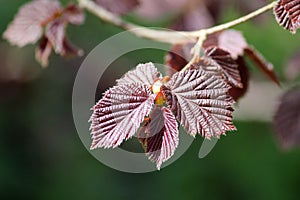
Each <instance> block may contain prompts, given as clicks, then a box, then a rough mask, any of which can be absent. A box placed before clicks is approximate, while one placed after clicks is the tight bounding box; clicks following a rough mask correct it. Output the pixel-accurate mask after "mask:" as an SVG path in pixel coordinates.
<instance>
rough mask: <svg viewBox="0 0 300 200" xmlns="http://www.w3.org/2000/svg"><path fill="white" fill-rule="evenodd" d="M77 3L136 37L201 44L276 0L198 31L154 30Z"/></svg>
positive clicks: (87, 3) (90, 4) (88, 1)
mask: <svg viewBox="0 0 300 200" xmlns="http://www.w3.org/2000/svg"><path fill="white" fill-rule="evenodd" d="M78 3H79V5H80V6H81V7H82V8H85V9H86V10H88V11H89V12H91V13H93V14H94V15H96V16H97V17H99V18H100V19H102V20H103V21H106V22H108V23H111V24H113V25H115V26H118V27H121V28H123V29H125V30H127V31H130V32H131V33H133V34H135V35H136V36H138V37H143V38H147V39H151V40H154V41H158V42H162V43H169V44H178V43H184V42H187V41H189V40H190V39H192V40H195V41H196V40H197V39H198V42H197V44H202V43H203V41H202V42H201V41H199V39H201V38H203V40H205V38H206V36H207V35H209V34H212V33H216V32H219V31H222V30H225V29H228V28H230V27H233V26H236V25H238V24H240V23H243V22H245V21H248V20H249V19H252V18H254V17H256V16H258V15H260V14H262V13H264V12H266V11H268V10H271V9H272V8H273V7H274V6H275V5H276V1H274V2H272V3H270V4H268V5H266V6H264V7H262V8H260V9H258V10H256V11H254V12H252V13H250V14H248V15H245V16H243V17H241V18H238V19H236V20H233V21H231V22H228V23H225V24H221V25H218V26H214V27H211V28H208V29H201V30H198V31H162V30H155V29H152V28H147V27H143V26H139V25H136V24H133V23H130V22H126V21H124V20H123V19H122V18H120V17H118V16H116V15H114V14H113V13H111V12H109V11H107V10H105V9H104V8H102V7H101V6H99V5H97V4H96V3H94V2H93V1H91V0H78ZM195 53H197V52H195Z"/></svg>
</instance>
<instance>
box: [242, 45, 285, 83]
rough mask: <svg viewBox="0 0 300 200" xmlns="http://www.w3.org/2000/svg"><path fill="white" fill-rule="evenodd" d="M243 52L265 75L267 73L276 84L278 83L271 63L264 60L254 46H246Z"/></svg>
mask: <svg viewBox="0 0 300 200" xmlns="http://www.w3.org/2000/svg"><path fill="white" fill-rule="evenodd" d="M245 53H246V54H247V55H248V56H249V58H250V59H251V60H252V61H253V62H254V63H255V64H256V66H257V67H258V68H259V69H260V70H262V72H263V73H264V74H265V75H267V76H268V77H269V78H270V79H271V80H272V81H274V82H275V83H276V84H277V85H280V83H279V80H278V77H277V75H276V72H275V71H274V66H273V64H272V63H269V62H268V61H266V59H265V58H264V57H263V56H262V55H261V54H260V53H259V52H258V51H257V50H256V49H255V48H254V47H248V48H246V49H245Z"/></svg>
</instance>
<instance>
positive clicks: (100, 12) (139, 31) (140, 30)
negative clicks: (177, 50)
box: [78, 0, 196, 44]
mask: <svg viewBox="0 0 300 200" xmlns="http://www.w3.org/2000/svg"><path fill="white" fill-rule="evenodd" d="M78 2H79V5H80V6H81V7H82V8H85V9H86V10H88V11H89V12H91V13H93V14H94V15H96V16H97V17H99V18H100V19H102V20H103V21H106V22H108V23H111V24H113V25H115V26H118V27H121V28H123V29H125V30H127V31H130V32H131V33H133V34H135V35H136V36H138V37H142V38H147V39H151V40H154V41H158V42H162V43H169V44H177V43H184V42H187V41H190V40H189V39H192V40H195V39H196V37H195V36H194V35H192V34H191V33H190V32H185V31H162V30H155V29H151V28H146V27H143V26H139V25H136V24H132V23H130V22H126V21H124V20H123V19H121V18H120V17H119V16H116V15H114V14H113V13H111V12H109V11H107V10H105V9H104V8H102V7H101V6H99V5H97V4H96V3H94V2H93V1H91V0H78Z"/></svg>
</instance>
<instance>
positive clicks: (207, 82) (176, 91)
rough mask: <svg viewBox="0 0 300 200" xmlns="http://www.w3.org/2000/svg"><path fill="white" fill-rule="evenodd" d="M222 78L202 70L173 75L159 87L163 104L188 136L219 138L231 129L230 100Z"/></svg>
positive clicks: (232, 128)
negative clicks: (164, 98)
mask: <svg viewBox="0 0 300 200" xmlns="http://www.w3.org/2000/svg"><path fill="white" fill-rule="evenodd" d="M229 89H230V86H229V85H227V84H226V83H225V82H224V80H223V79H219V78H218V77H216V76H214V75H212V74H210V73H207V72H205V71H203V70H187V71H184V72H178V73H176V74H174V75H173V76H172V78H171V80H170V81H169V82H168V83H167V84H166V85H165V86H163V87H162V92H163V93H164V95H165V97H166V103H167V105H168V106H169V107H170V109H171V111H172V112H173V113H174V115H175V116H176V118H177V120H178V121H179V122H180V123H181V125H182V126H183V127H184V128H185V130H186V131H187V132H188V133H190V134H191V135H193V136H194V135H195V134H196V133H199V134H200V135H202V136H203V137H206V138H210V137H211V136H213V137H217V138H218V137H220V135H223V134H225V132H226V131H230V130H235V127H234V125H233V124H232V112H233V108H232V105H233V100H232V98H231V97H230V96H229V95H228V90H229Z"/></svg>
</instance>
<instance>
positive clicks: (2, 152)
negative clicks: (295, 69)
mask: <svg viewBox="0 0 300 200" xmlns="http://www.w3.org/2000/svg"><path fill="white" fill-rule="evenodd" d="M219 1H220V3H222V0H219ZM0 2H1V6H0V33H1V34H2V33H3V32H4V30H5V29H6V27H7V25H8V23H9V22H10V21H11V20H12V19H13V16H14V14H15V13H16V12H17V10H18V7H19V6H20V5H22V4H24V3H25V2H28V1H26V0H10V1H4V0H1V1H0ZM62 2H63V3H66V2H67V1H66V0H65V1H62ZM226 2H228V1H226ZM249 2H250V1H248V4H249ZM253 2H254V1H253ZM255 2H256V1H255ZM263 4H264V2H263V1H261V2H259V3H257V2H256V4H255V5H254V6H259V5H263ZM238 5H240V4H234V3H231V4H230V3H229V4H228V3H227V4H226V6H224V7H223V8H222V12H220V13H219V15H220V16H221V17H220V18H219V20H218V23H220V22H225V21H228V20H230V19H234V18H235V17H238V16H240V15H242V14H245V12H246V11H245V10H243V9H240V7H239V6H238ZM86 17H87V19H86V23H85V24H84V25H82V26H76V27H74V26H69V27H68V33H69V37H70V39H71V40H72V41H73V42H74V43H75V44H76V45H78V46H80V47H81V48H83V49H84V50H85V52H86V53H88V52H89V51H91V50H92V49H93V48H94V47H95V46H96V45H97V44H99V43H100V42H101V41H103V40H105V39H106V38H108V37H110V36H112V35H114V34H116V33H118V32H120V31H122V30H121V29H119V28H117V27H114V26H112V25H110V24H107V23H104V22H102V21H101V20H99V19H97V18H96V17H94V16H93V15H90V14H88V13H87V16H86ZM126 18H127V19H128V20H133V21H135V22H137V23H140V24H143V25H148V26H162V27H165V26H167V25H168V18H163V19H160V20H156V21H155V22H153V21H151V22H148V21H145V20H143V19H141V18H140V17H136V15H135V14H130V15H129V16H126ZM236 29H237V30H241V31H243V33H244V35H245V37H246V38H247V40H248V42H249V43H252V44H253V45H255V46H256V48H257V49H259V50H260V51H261V52H263V54H264V55H265V57H266V58H268V60H270V61H271V62H272V63H273V64H274V66H275V67H276V69H277V71H278V73H279V75H280V78H281V80H285V79H284V67H285V65H286V63H287V62H288V61H289V59H290V57H291V56H292V55H293V53H294V52H295V51H297V50H299V49H300V46H299V44H300V34H297V35H291V34H290V33H288V32H287V31H284V30H282V28H281V27H279V26H278V25H277V24H276V23H275V20H274V17H273V15H272V13H271V12H269V13H268V14H265V15H264V16H263V17H261V18H259V19H258V20H255V21H251V22H247V23H245V24H243V25H239V26H237V27H236ZM34 51H35V46H34V45H29V46H26V47H25V48H22V49H19V48H16V47H12V46H10V45H9V44H8V43H7V42H6V41H4V40H3V39H0V55H1V57H0V158H1V161H0V199H21V198H22V199H49V200H50V199H74V200H75V199H144V200H147V199H235V198H236V199H299V195H300V190H299V185H300V170H299V169H300V150H299V149H292V150H289V151H286V150H282V149H281V148H280V145H279V143H278V141H277V139H276V137H275V136H274V133H273V129H272V124H271V122H268V121H269V120H270V119H269V120H266V121H264V122H262V121H258V120H255V119H253V118H252V119H249V120H239V119H237V120H235V122H234V123H235V125H236V126H237V129H238V131H236V132H233V133H228V135H227V136H226V137H222V139H221V140H220V141H219V142H218V143H217V145H216V147H215V148H214V149H213V151H212V152H211V153H210V154H209V155H208V156H207V157H205V158H204V159H199V158H198V151H199V148H200V146H201V144H202V140H203V139H202V138H200V137H197V138H196V139H195V141H194V143H193V144H192V146H191V147H190V148H189V150H188V151H187V152H186V153H185V154H184V155H183V156H182V157H181V158H180V159H178V160H177V161H176V162H175V163H173V164H172V165H170V166H168V167H166V168H163V169H162V170H161V171H157V172H151V173H146V174H127V173H123V172H118V171H115V170H113V169H110V168H108V167H106V166H104V165H103V164H101V163H99V162H98V161H97V160H96V159H95V158H93V157H92V156H91V155H90V154H89V152H88V151H87V150H86V149H85V148H84V146H83V145H82V143H81V141H80V139H79V137H78V135H77V132H76V129H75V126H74V124H73V118H72V110H71V109H72V108H71V102H72V99H71V97H72V87H73V82H74V80H75V76H76V72H77V70H78V69H79V67H80V64H81V62H82V61H83V59H84V57H85V56H83V57H81V58H73V59H63V58H61V57H59V56H57V55H52V56H51V59H50V65H49V67H48V68H46V69H42V68H41V67H40V65H39V64H38V63H37V62H36V61H35V60H34ZM164 56H165V52H161V51H157V50H149V49H148V50H140V51H137V52H132V53H130V54H128V55H127V56H124V57H122V58H121V59H120V60H119V61H118V62H115V64H113V65H112V66H111V67H110V68H109V72H107V76H105V77H104V79H102V80H101V82H100V84H99V85H100V88H99V93H101V92H102V90H105V89H106V88H107V87H110V86H112V85H113V84H114V81H115V79H116V78H118V77H120V76H121V75H122V74H123V73H124V72H126V71H127V70H128V69H129V68H133V67H134V66H135V65H136V64H137V63H141V62H147V61H153V62H158V63H163V61H164ZM251 73H252V80H253V81H254V82H255V81H267V79H266V78H265V77H264V76H262V75H261V73H260V72H259V71H258V70H257V69H255V68H254V67H253V66H252V67H251ZM283 89H284V88H283ZM257 99H264V95H261V96H257ZM274 101H276V99H274ZM257 103H258V104H259V101H258V102H257ZM245 106H247V105H245ZM237 109H239V108H237ZM87 134H88V131H87Z"/></svg>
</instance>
